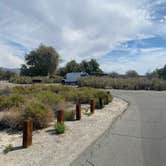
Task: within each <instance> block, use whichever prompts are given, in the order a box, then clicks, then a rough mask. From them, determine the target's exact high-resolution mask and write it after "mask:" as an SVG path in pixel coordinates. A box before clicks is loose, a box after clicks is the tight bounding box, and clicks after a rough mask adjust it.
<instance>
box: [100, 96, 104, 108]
mask: <svg viewBox="0 0 166 166" xmlns="http://www.w3.org/2000/svg"><path fill="white" fill-rule="evenodd" d="M99 105H100V109H101V108H103V102H102V98H101V97H99Z"/></svg>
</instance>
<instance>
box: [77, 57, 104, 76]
mask: <svg viewBox="0 0 166 166" xmlns="http://www.w3.org/2000/svg"><path fill="white" fill-rule="evenodd" d="M80 67H81V70H82V71H84V72H87V73H88V74H102V73H103V71H102V70H101V69H100V66H99V64H98V62H97V61H96V60H95V59H91V60H90V61H82V62H81V63H80Z"/></svg>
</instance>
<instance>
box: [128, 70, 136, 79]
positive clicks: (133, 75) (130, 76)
mask: <svg viewBox="0 0 166 166" xmlns="http://www.w3.org/2000/svg"><path fill="white" fill-rule="evenodd" d="M125 75H126V77H129V78H132V77H138V76H139V75H138V73H137V72H136V71H135V70H128V71H127V72H126V74H125Z"/></svg>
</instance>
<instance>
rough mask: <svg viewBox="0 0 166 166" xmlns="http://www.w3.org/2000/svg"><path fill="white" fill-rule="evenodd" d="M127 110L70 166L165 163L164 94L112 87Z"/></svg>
mask: <svg viewBox="0 0 166 166" xmlns="http://www.w3.org/2000/svg"><path fill="white" fill-rule="evenodd" d="M111 93H112V94H113V95H114V96H118V97H122V98H124V99H126V100H127V101H128V102H129V108H128V110H127V111H126V113H125V114H124V115H123V116H122V117H121V118H120V119H118V120H117V121H116V122H115V123H114V124H113V125H112V127H111V128H110V129H108V131H107V132H106V133H105V135H103V136H102V137H101V138H99V139H98V140H97V141H96V142H94V144H92V145H91V146H90V147H88V148H87V150H86V151H85V152H83V153H82V154H81V155H80V157H79V158H78V159H76V160H75V161H74V162H73V163H71V166H166V93H165V92H153V91H122V90H112V91H111Z"/></svg>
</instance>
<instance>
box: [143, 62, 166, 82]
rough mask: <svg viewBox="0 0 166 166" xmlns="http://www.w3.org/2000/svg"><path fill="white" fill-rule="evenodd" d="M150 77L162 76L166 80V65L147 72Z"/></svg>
mask: <svg viewBox="0 0 166 166" xmlns="http://www.w3.org/2000/svg"><path fill="white" fill-rule="evenodd" d="M146 76H147V77H148V78H160V79H164V80H166V65H165V66H164V67H163V68H160V69H156V70H154V71H153V72H151V73H147V74H146Z"/></svg>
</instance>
